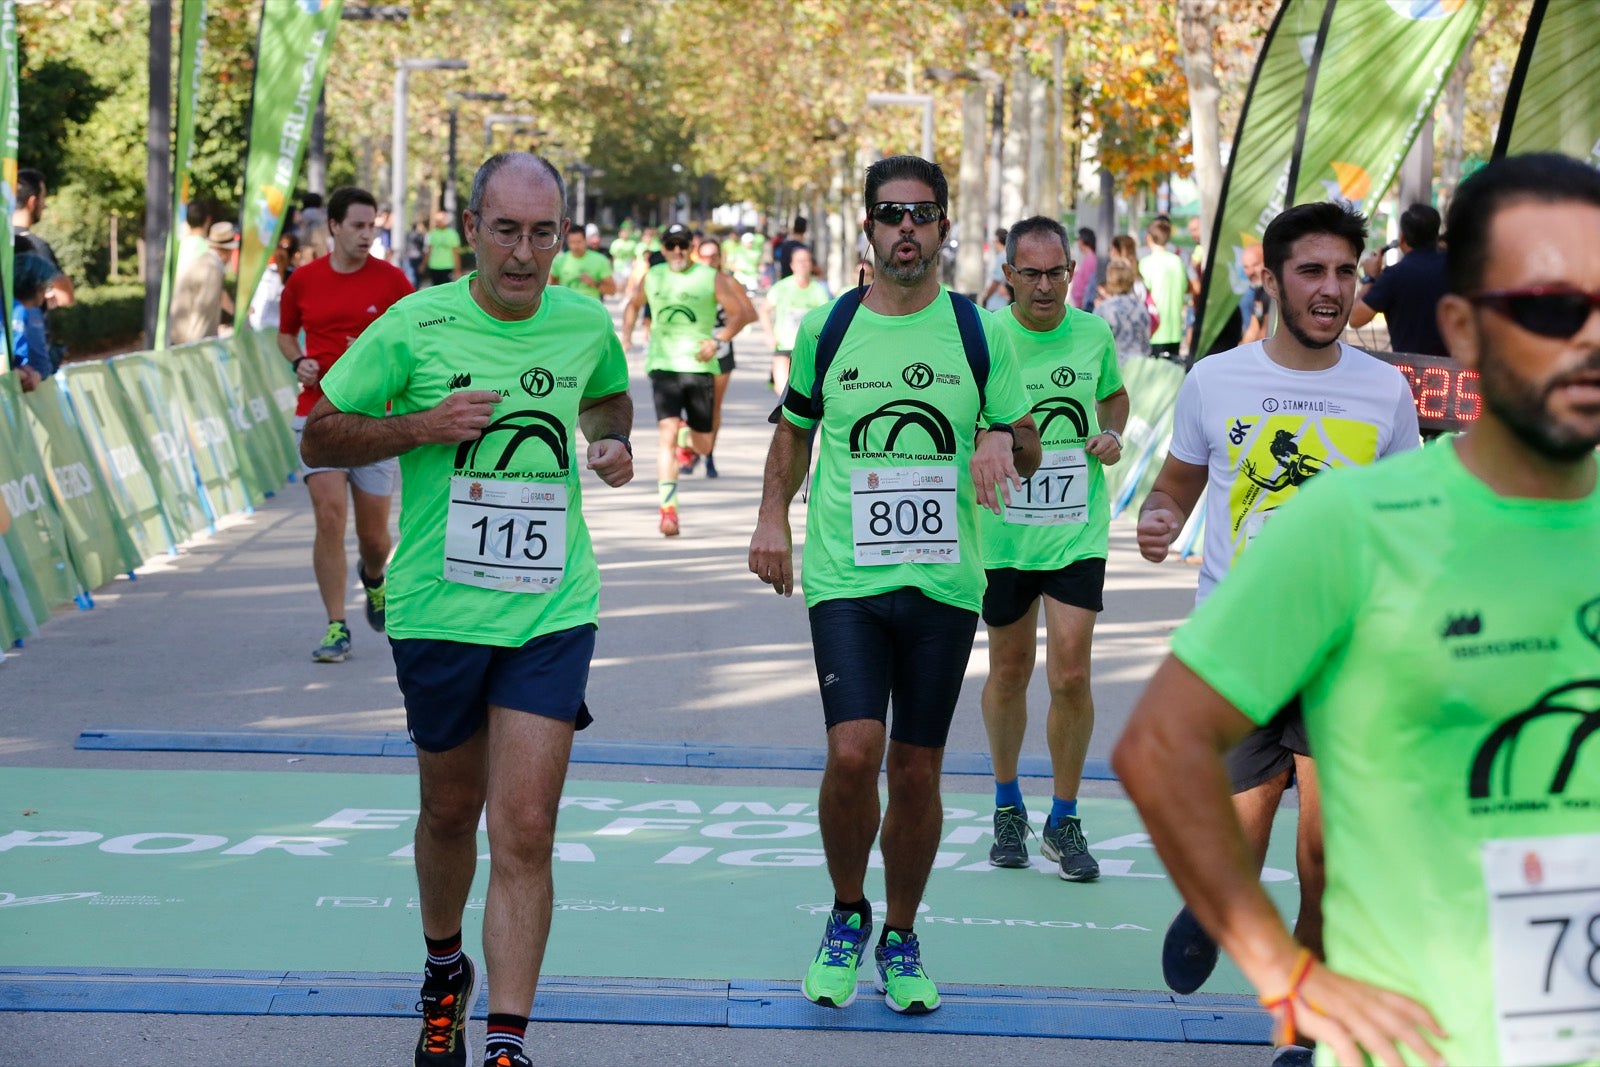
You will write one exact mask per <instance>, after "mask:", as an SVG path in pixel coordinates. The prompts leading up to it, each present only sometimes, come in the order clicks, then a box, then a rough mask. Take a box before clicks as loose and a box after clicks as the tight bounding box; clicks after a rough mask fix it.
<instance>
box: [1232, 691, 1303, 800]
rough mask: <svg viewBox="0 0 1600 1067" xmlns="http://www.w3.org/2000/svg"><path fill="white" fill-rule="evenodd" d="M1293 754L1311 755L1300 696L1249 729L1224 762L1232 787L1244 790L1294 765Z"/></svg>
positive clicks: (1270, 778)
mask: <svg viewBox="0 0 1600 1067" xmlns="http://www.w3.org/2000/svg"><path fill="white" fill-rule="evenodd" d="M1296 755H1300V756H1309V755H1311V742H1310V741H1308V740H1307V739H1306V720H1305V716H1304V715H1302V714H1301V713H1300V698H1299V697H1295V698H1294V699H1293V700H1291V701H1289V703H1287V704H1285V705H1284V706H1283V707H1282V708H1281V709H1279V711H1278V714H1276V715H1274V716H1273V717H1272V720H1271V721H1270V722H1268V723H1267V725H1265V726H1260V727H1257V728H1256V729H1254V730H1251V731H1250V733H1249V735H1248V736H1246V737H1245V739H1244V740H1243V741H1240V742H1239V743H1238V744H1237V745H1235V746H1234V747H1233V748H1232V749H1231V750H1229V752H1228V754H1227V755H1226V756H1224V757H1223V762H1224V763H1225V764H1227V767H1228V779H1229V781H1230V783H1231V784H1232V786H1233V791H1234V792H1235V793H1243V792H1245V791H1246V790H1249V789H1254V788H1255V787H1256V786H1258V785H1260V784H1262V783H1263V782H1270V781H1272V779H1274V778H1276V777H1277V776H1278V775H1280V774H1282V773H1283V772H1284V771H1286V770H1290V769H1291V768H1293V767H1294V758H1295V756H1296Z"/></svg>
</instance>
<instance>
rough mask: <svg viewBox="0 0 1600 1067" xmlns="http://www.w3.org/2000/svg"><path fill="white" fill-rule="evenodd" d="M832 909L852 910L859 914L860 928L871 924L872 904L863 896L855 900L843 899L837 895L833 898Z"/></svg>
mask: <svg viewBox="0 0 1600 1067" xmlns="http://www.w3.org/2000/svg"><path fill="white" fill-rule="evenodd" d="M833 910H834V911H853V912H855V913H856V914H857V915H859V916H861V929H863V930H865V929H866V928H867V927H868V926H870V925H871V924H872V905H871V904H868V903H867V901H866V899H865V898H862V899H861V900H857V901H844V900H840V899H839V898H838V897H834V898H833Z"/></svg>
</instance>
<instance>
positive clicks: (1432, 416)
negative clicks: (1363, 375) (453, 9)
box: [1365, 349, 1483, 433]
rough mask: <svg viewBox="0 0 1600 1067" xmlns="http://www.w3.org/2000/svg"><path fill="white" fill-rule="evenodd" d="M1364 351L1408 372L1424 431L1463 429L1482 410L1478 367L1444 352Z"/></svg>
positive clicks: (1419, 420) (1435, 431)
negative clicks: (1457, 360)
mask: <svg viewBox="0 0 1600 1067" xmlns="http://www.w3.org/2000/svg"><path fill="white" fill-rule="evenodd" d="M1365 351H1367V352H1368V353H1369V354H1370V355H1373V356H1376V357H1377V358H1379V359H1381V360H1383V361H1384V362H1385V363H1389V364H1391V365H1393V366H1395V367H1397V368H1399V371H1400V373H1401V374H1404V375H1405V376H1406V381H1408V382H1410V383H1411V397H1412V399H1413V400H1415V401H1416V404H1417V426H1418V428H1419V429H1421V430H1422V431H1423V432H1424V433H1451V432H1455V431H1458V430H1464V429H1466V428H1467V425H1468V424H1469V423H1471V422H1472V421H1473V420H1474V419H1476V418H1477V417H1478V415H1479V413H1481V412H1482V411H1483V399H1482V398H1481V397H1480V396H1479V395H1478V372H1477V371H1475V370H1469V369H1468V368H1466V367H1463V366H1462V365H1461V364H1459V363H1457V362H1456V361H1455V360H1453V359H1447V358H1445V357H1443V356H1416V355H1411V354H1409V353H1406V352H1379V351H1375V350H1373V349H1366V350H1365Z"/></svg>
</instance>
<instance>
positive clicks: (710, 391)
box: [622, 222, 755, 537]
mask: <svg viewBox="0 0 1600 1067" xmlns="http://www.w3.org/2000/svg"><path fill="white" fill-rule="evenodd" d="M692 241H693V235H692V234H690V232H689V227H687V226H685V225H684V224H683V223H681V222H675V223H673V224H672V225H671V226H668V227H667V229H666V231H665V232H664V233H662V235H661V254H662V255H663V256H665V257H666V262H665V263H661V264H658V265H657V266H654V267H651V268H650V269H649V271H648V272H646V274H645V276H644V284H642V285H640V286H639V287H638V288H637V289H635V290H634V293H633V296H632V297H631V298H630V299H629V300H628V305H627V307H625V308H624V309H623V311H622V344H623V347H624V348H632V347H633V325H634V323H635V322H636V321H638V318H639V312H640V310H642V309H643V308H644V307H645V305H646V303H647V302H648V304H649V307H650V323H651V325H650V348H649V351H648V352H647V353H646V355H645V361H644V367H645V372H646V374H648V375H649V377H650V391H651V394H652V395H653V396H654V399H655V407H656V429H657V440H658V444H657V448H656V492H657V496H658V498H659V503H660V506H661V520H660V526H659V529H660V530H661V534H662V536H664V537H676V536H678V531H679V529H680V527H679V522H678V472H679V468H680V467H690V468H691V469H692V468H693V464H694V463H695V461H696V459H697V458H698V457H700V456H705V455H709V454H710V452H711V449H712V445H713V444H714V441H713V436H712V431H713V430H715V428H716V389H715V384H714V382H713V379H714V378H715V377H716V372H717V369H718V365H717V349H718V346H720V345H722V344H724V343H727V342H729V341H732V340H733V339H734V337H735V336H737V335H738V333H739V331H740V330H742V329H744V328H745V327H746V326H747V325H749V324H750V323H752V322H754V321H755V311H754V309H753V308H751V307H750V302H749V300H748V299H746V297H745V295H744V293H743V292H742V291H741V290H740V288H739V283H738V282H736V281H734V280H733V277H732V276H731V275H729V274H727V273H726V272H724V271H720V270H713V269H712V268H711V267H708V266H706V265H705V264H703V263H695V262H692V261H691V258H690V255H689V246H690V244H691V243H692ZM719 308H720V309H721V311H722V314H723V316H724V319H725V323H726V324H725V325H723V326H721V327H719V326H718V325H717V311H718V309H719Z"/></svg>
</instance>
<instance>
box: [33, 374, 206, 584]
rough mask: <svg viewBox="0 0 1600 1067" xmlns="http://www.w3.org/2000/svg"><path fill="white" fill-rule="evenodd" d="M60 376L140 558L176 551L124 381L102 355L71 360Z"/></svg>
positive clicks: (151, 461)
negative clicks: (93, 358)
mask: <svg viewBox="0 0 1600 1067" xmlns="http://www.w3.org/2000/svg"><path fill="white" fill-rule="evenodd" d="M61 381H62V382H63V383H64V386H65V388H66V391H67V396H68V398H69V399H70V400H71V401H72V409H73V411H74V412H76V413H77V415H78V425H79V426H80V427H82V429H83V435H84V437H85V438H87V439H88V441H89V447H90V448H91V449H92V450H93V451H94V457H95V459H96V460H97V461H98V462H99V464H100V473H101V474H102V475H103V476H104V477H105V480H106V485H107V486H108V487H109V488H110V490H111V502H112V505H113V506H114V507H115V508H116V513H117V520H118V522H119V523H120V524H121V526H122V528H123V529H125V530H127V531H128V536H130V537H131V538H133V543H134V547H135V548H137V549H138V550H139V555H140V557H141V558H143V559H150V558H151V557H153V556H155V555H157V554H158V553H160V552H168V553H172V554H174V555H176V554H177V551H178V543H177V540H175V539H174V538H173V537H172V532H171V530H170V529H169V528H168V526H167V520H166V515H165V513H164V510H163V508H162V504H161V493H160V490H159V489H158V488H157V483H156V478H155V474H154V472H155V471H156V469H157V467H156V462H155V457H153V456H152V455H151V454H150V446H149V444H148V442H146V441H145V439H144V435H143V434H142V433H140V432H139V427H138V423H137V421H136V420H135V419H134V417H133V413H132V411H131V410H130V405H129V404H128V397H127V394H126V392H125V391H124V390H123V388H122V383H121V382H119V381H118V380H117V377H116V375H115V374H113V373H112V371H111V368H110V367H109V366H107V365H106V364H105V363H104V362H103V361H101V360H82V361H79V362H77V363H69V364H68V365H67V366H66V367H65V368H64V369H63V370H62V372H61Z"/></svg>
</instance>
